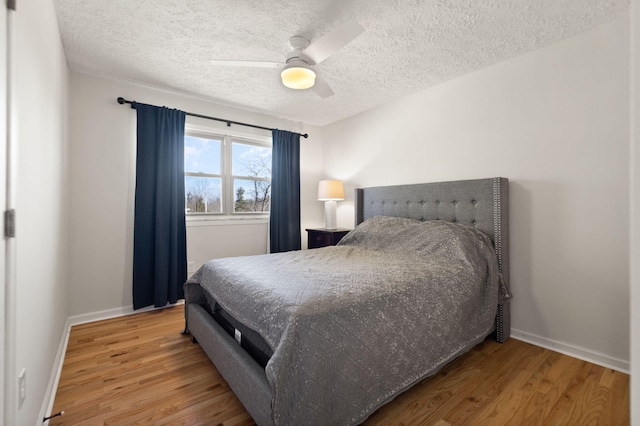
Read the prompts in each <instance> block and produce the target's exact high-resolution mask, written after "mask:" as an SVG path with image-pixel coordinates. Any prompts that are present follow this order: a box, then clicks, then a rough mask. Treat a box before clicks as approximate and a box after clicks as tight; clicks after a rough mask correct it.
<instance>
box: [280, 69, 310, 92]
mask: <svg viewBox="0 0 640 426" xmlns="http://www.w3.org/2000/svg"><path fill="white" fill-rule="evenodd" d="M280 77H281V78H282V84H284V85H285V86H287V87H288V88H290V89H308V88H310V87H313V85H314V84H315V83H316V73H315V72H313V70H312V69H309V68H305V67H296V66H292V67H288V68H285V69H283V70H282V72H281V73H280Z"/></svg>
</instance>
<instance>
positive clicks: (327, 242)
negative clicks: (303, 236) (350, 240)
mask: <svg viewBox="0 0 640 426" xmlns="http://www.w3.org/2000/svg"><path fill="white" fill-rule="evenodd" d="M348 233H349V229H307V236H308V238H307V239H308V242H307V247H308V248H310V249H314V248H320V247H327V246H335V245H336V244H338V242H339V241H340V240H341V239H342V237H344V236H345V235H347V234H348Z"/></svg>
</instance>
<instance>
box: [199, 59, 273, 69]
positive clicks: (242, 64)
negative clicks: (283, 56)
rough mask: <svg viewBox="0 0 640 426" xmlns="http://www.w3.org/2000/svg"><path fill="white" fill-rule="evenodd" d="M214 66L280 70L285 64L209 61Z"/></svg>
mask: <svg viewBox="0 0 640 426" xmlns="http://www.w3.org/2000/svg"><path fill="white" fill-rule="evenodd" d="M209 62H210V63H212V64H213V65H221V66H223V67H253V68H280V67H283V66H284V65H285V64H283V63H282V62H268V61H225V60H221V61H218V60H213V61H209Z"/></svg>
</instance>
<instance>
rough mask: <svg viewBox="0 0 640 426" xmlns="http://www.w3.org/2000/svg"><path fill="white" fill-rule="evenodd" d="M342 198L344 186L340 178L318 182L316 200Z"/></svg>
mask: <svg viewBox="0 0 640 426" xmlns="http://www.w3.org/2000/svg"><path fill="white" fill-rule="evenodd" d="M336 200H344V186H343V185H342V181H341V180H321V181H320V183H318V201H336Z"/></svg>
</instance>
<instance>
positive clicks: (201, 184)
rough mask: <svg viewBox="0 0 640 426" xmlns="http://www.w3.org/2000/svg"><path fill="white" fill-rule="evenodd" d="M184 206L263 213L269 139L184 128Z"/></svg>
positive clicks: (208, 210) (267, 192)
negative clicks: (237, 136) (255, 138)
mask: <svg viewBox="0 0 640 426" xmlns="http://www.w3.org/2000/svg"><path fill="white" fill-rule="evenodd" d="M184 184H185V207H186V211H187V214H188V215H192V214H219V215H232V214H267V213H268V212H269V207H270V203H271V143H269V142H266V141H260V140H253V139H241V138H236V137H232V136H230V135H215V134H207V133H199V132H192V131H189V130H187V132H186V135H185V138H184Z"/></svg>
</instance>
